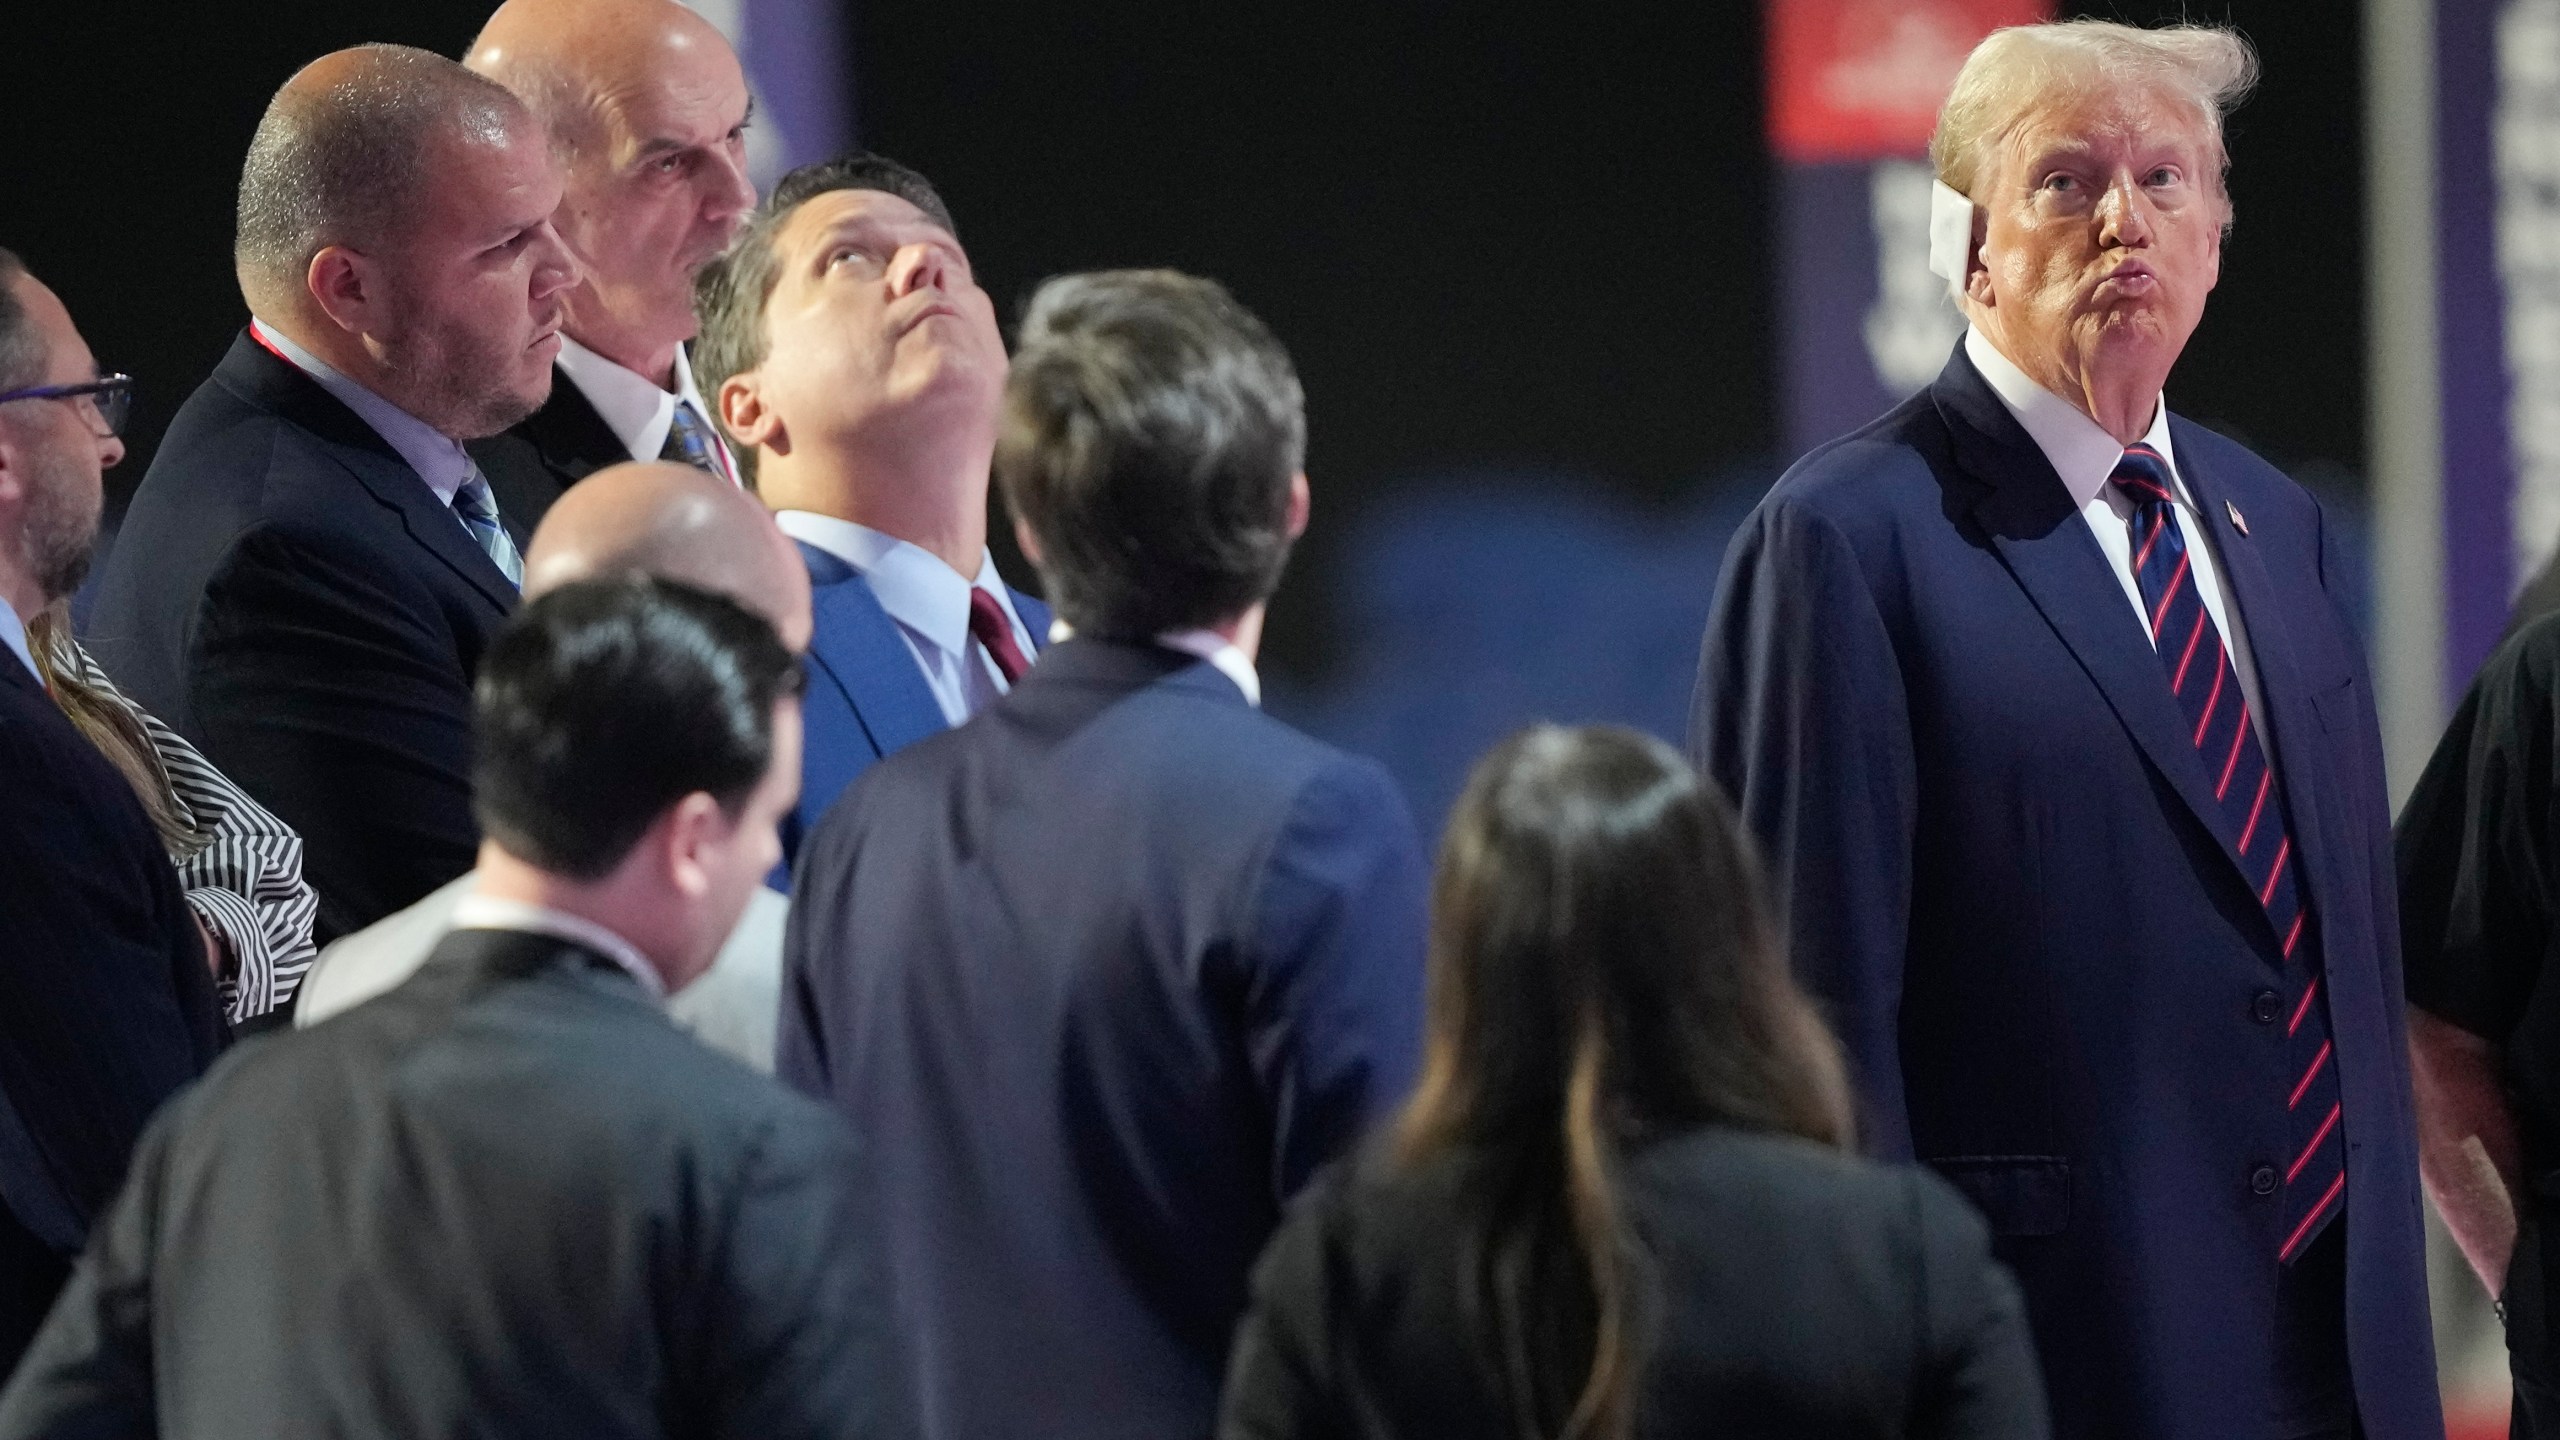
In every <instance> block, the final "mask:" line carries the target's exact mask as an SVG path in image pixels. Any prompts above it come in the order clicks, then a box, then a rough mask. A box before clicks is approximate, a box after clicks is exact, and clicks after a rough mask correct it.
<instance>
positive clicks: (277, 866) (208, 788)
mask: <svg viewBox="0 0 2560 1440" xmlns="http://www.w3.org/2000/svg"><path fill="white" fill-rule="evenodd" d="M80 678H81V679H83V680H85V681H87V682H88V683H89V684H91V685H93V686H96V687H97V688H98V689H99V690H101V691H103V692H105V693H106V694H109V695H112V696H114V697H115V699H116V703H118V704H120V705H122V706H124V708H125V709H127V710H129V711H131V712H132V713H133V717H134V718H135V719H137V720H139V721H141V722H142V728H143V731H144V733H145V734H147V735H149V736H150V737H151V748H152V749H153V750H155V751H157V752H158V754H159V758H160V768H161V769H162V770H163V771H165V772H167V774H168V776H169V788H170V790H171V791H172V792H173V793H174V794H175V796H176V799H177V806H176V809H177V812H178V819H179V821H180V822H181V823H182V824H183V825H184V826H185V828H186V829H187V830H189V831H190V832H192V833H193V834H194V835H195V836H196V837H197V839H198V841H199V844H198V847H197V848H196V850H195V851H194V852H193V853H192V854H180V853H176V852H172V853H171V855H170V856H169V859H170V862H171V863H172V864H174V865H175V866H176V867H177V870H178V880H179V882H180V884H182V885H183V886H184V887H185V888H186V892H187V903H188V904H189V905H191V906H193V907H194V908H195V912H196V916H197V918H199V919H201V920H203V921H204V923H205V928H207V929H209V930H211V931H212V932H213V933H214V934H216V935H218V936H220V937H221V938H222V941H223V943H224V944H225V945H226V946H227V947H228V948H229V949H230V951H231V956H232V967H231V970H230V972H229V973H228V974H226V975H224V976H223V977H222V978H221V980H220V982H219V989H220V993H221V996H222V1008H223V1011H224V1013H226V1014H227V1015H228V1016H229V1017H230V1019H231V1023H232V1024H234V1025H237V1024H239V1023H240V1022H242V1021H244V1020H249V1019H253V1018H255V1017H257V1016H260V1015H264V1014H266V1013H267V1012H268V1011H270V1010H273V1009H275V1008H276V1007H278V1006H280V1005H282V1004H284V1003H285V1001H287V1000H289V999H291V998H292V997H293V990H294V987H295V986H297V985H299V984H301V983H302V975H303V972H304V971H306V970H309V969H310V968H311V957H312V955H313V954H314V953H315V952H314V949H313V946H312V943H311V922H312V920H313V919H314V918H315V917H316V916H317V915H318V914H319V910H320V899H319V897H318V896H317V895H315V894H313V893H312V890H311V886H310V885H309V884H307V883H305V882H304V880H303V878H302V837H301V836H300V835H297V834H295V833H294V831H293V828H292V827H291V826H289V825H287V824H285V823H284V822H283V821H281V820H279V819H277V818H276V817H275V816H273V815H271V814H269V813H268V812H267V810H266V807H264V806H262V805H260V804H259V803H258V802H257V801H255V800H252V799H250V798H249V797H248V795H247V794H246V793H244V792H243V791H242V790H241V789H240V787H239V786H237V785H234V784H232V783H231V781H230V780H229V779H227V778H226V777H225V776H224V775H223V773H222V772H221V771H219V770H216V769H215V768H213V763H212V762H211V761H209V760H207V759H205V758H204V756H203V755H201V754H199V753H198V752H197V750H196V747H194V746H193V745H190V744H188V743H187V742H186V741H184V740H182V739H180V738H178V734H177V732H176V731H174V730H171V729H170V728H169V727H168V726H166V725H163V724H161V723H160V718H159V717H158V716H156V715H153V714H152V713H151V712H150V711H148V710H145V709H143V708H142V707H141V706H139V705H137V704H135V703H134V702H133V701H132V699H130V698H129V697H127V696H126V695H125V693H124V692H123V691H121V690H118V689H117V688H116V687H115V682H114V681H112V680H109V679H108V678H107V672H106V671H105V669H103V668H102V667H101V666H100V665H99V664H98V662H97V660H96V659H95V658H93V657H92V656H91V655H90V654H89V652H88V650H87V649H86V648H85V647H82V648H81V649H80Z"/></svg>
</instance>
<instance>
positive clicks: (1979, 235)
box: [1964, 205, 1991, 305]
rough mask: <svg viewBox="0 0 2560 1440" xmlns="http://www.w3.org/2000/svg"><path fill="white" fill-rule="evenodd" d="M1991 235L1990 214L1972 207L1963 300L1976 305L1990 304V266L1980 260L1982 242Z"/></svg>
mask: <svg viewBox="0 0 2560 1440" xmlns="http://www.w3.org/2000/svg"><path fill="white" fill-rule="evenodd" d="M1990 233H1991V212H1990V211H1988V210H1985V209H1983V208H1982V207H1981V206H1979V205H1976V206H1974V207H1973V242H1972V243H1971V244H1969V245H1967V246H1965V250H1964V298H1966V299H1967V300H1970V301H1972V302H1973V303H1974V304H1976V305H1988V304H1990V303H1991V266H1990V265H1989V263H1987V262H1986V261H1984V259H1983V258H1982V242H1983V240H1984V239H1985V238H1986V237H1988V236H1989V235H1990Z"/></svg>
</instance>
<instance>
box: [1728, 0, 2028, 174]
mask: <svg viewBox="0 0 2560 1440" xmlns="http://www.w3.org/2000/svg"><path fill="white" fill-rule="evenodd" d="M1766 6H1767V15H1768V23H1769V144H1770V148H1772V149H1773V150H1775V151H1776V152H1777V154H1778V157H1779V158H1780V159H1782V160H1791V161H1796V162H1799V163H1805V162H1821V161H1856V160H1880V159H1884V158H1886V157H1888V156H1897V155H1919V154H1921V153H1923V152H1925V151H1926V150H1927V149H1928V148H1929V131H1930V130H1931V128H1932V127H1934V126H1935V125H1936V124H1937V120H1938V106H1939V105H1941V104H1943V103H1944V102H1945V100H1946V98H1947V91H1948V90H1949V89H1950V88H1952V87H1953V86H1954V85H1955V80H1956V71H1958V70H1959V69H1961V68H1963V66H1964V58H1965V56H1967V55H1968V54H1971V53H1972V51H1973V47H1974V46H1975V45H1977V44H1980V43H1981V41H1982V38H1983V37H1984V36H1986V35H1989V34H1990V33H1991V32H1992V31H1994V30H1997V29H1999V28H2000V27H2001V26H2003V25H2028V24H2033V23H2035V22H2037V21H2039V20H2045V19H2048V18H2050V17H2051V14H2052V6H2051V5H2050V4H2049V3H2046V0H1766Z"/></svg>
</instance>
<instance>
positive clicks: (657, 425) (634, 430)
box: [560, 334, 738, 481]
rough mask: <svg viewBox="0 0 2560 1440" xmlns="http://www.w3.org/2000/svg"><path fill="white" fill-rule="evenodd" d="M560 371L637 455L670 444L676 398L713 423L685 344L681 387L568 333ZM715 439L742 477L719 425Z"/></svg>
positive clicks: (678, 374) (648, 455)
mask: <svg viewBox="0 0 2560 1440" xmlns="http://www.w3.org/2000/svg"><path fill="white" fill-rule="evenodd" d="M560 372H561V373H562V374H564V375H566V376H568V377H569V380H570V382H571V383H572V384H574V385H576V386H577V387H578V393H579V394H581V395H584V396H586V397H587V403H588V404H590V405H593V406H594V407H595V408H596V414H597V415H598V416H600V417H601V418H602V419H603V420H604V423H605V428H607V429H609V430H611V431H612V432H613V434H614V438H615V439H617V440H620V441H621V442H622V448H624V449H625V450H628V451H630V452H631V458H632V459H634V460H655V459H657V458H658V456H659V455H661V454H663V453H664V452H665V450H666V448H667V432H668V431H669V430H671V429H673V428H674V426H675V420H676V402H677V401H679V400H681V401H683V402H685V403H686V404H688V405H691V406H692V407H693V413H694V414H696V415H699V416H701V417H702V421H703V423H704V425H706V426H709V425H710V423H711V407H710V406H708V405H706V404H704V403H703V400H702V390H701V388H700V387H699V386H697V385H695V384H694V379H693V365H692V362H691V359H690V357H688V356H687V355H686V353H685V348H684V347H683V346H682V345H678V346H677V347H676V370H675V379H676V388H675V389H674V390H672V391H670V390H669V389H667V388H666V387H665V386H664V385H661V384H659V383H658V382H657V381H655V380H652V379H650V378H649V377H648V376H646V375H643V374H641V373H640V372H639V371H637V370H633V369H631V368H629V367H628V366H625V365H622V364H620V363H618V362H616V361H612V360H608V359H606V358H605V357H603V356H602V355H599V354H597V353H596V352H594V351H593V350H590V349H588V348H587V347H586V346H584V345H581V344H579V343H578V342H577V341H575V340H572V339H570V338H569V337H568V336H567V335H565V334H564V335H562V336H561V337H560ZM711 438H712V444H713V445H714V447H716V449H717V450H718V451H719V452H720V453H719V454H718V459H719V460H720V462H721V463H722V464H723V465H724V466H729V467H730V468H729V478H730V479H731V480H732V481H734V480H736V479H737V478H738V476H737V471H736V468H735V467H734V466H732V465H730V460H729V456H728V454H727V453H726V451H727V448H728V447H727V446H726V445H725V444H723V443H722V442H721V439H720V436H719V435H718V433H717V431H716V429H715V431H714V433H713V435H712V437H711Z"/></svg>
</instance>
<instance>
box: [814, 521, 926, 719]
mask: <svg viewBox="0 0 2560 1440" xmlns="http://www.w3.org/2000/svg"><path fill="white" fill-rule="evenodd" d="M800 552H801V555H802V557H803V558H804V559H805V560H806V561H807V562H808V566H809V580H810V589H811V598H812V602H813V605H812V608H813V609H814V611H815V614H816V619H817V629H816V634H815V635H814V636H813V637H812V638H811V639H810V642H809V660H810V668H811V671H812V672H813V674H812V678H813V679H818V680H822V681H823V682H825V683H827V684H831V685H833V686H834V687H835V688H836V690H837V692H838V693H840V694H841V695H843V696H844V702H845V705H846V707H847V708H849V709H851V710H852V711H853V714H854V718H855V719H856V720H858V721H860V722H861V724H862V729H863V733H865V734H867V735H869V736H870V737H871V745H872V749H873V752H874V753H876V754H880V755H886V754H889V753H890V752H891V751H894V750H898V749H901V748H903V747H905V746H908V745H911V744H914V743H915V742H916V741H918V740H922V739H924V738H925V737H927V736H929V735H934V734H938V733H940V732H941V731H942V730H944V729H946V728H948V727H947V726H946V725H945V723H944V721H943V717H942V705H941V703H940V702H938V701H936V700H935V699H934V698H933V687H931V686H929V685H927V684H925V680H924V672H923V671H922V670H920V669H918V668H917V667H916V657H915V652H914V651H913V650H912V649H910V648H909V647H908V645H907V637H906V636H905V635H903V634H901V633H899V630H898V622H897V621H895V620H892V619H890V618H889V612H888V611H887V610H884V609H882V608H881V606H880V599H879V597H878V596H876V595H874V594H872V593H871V585H870V582H868V581H866V580H864V579H863V578H862V575H861V573H860V572H858V571H856V570H855V569H854V568H853V567H852V566H850V565H847V564H845V563H844V562H843V561H842V560H839V559H837V558H836V557H835V556H833V555H830V554H828V553H827V552H826V551H824V550H820V549H818V548H817V547H816V546H813V545H808V544H805V543H803V544H801V545H800Z"/></svg>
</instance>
